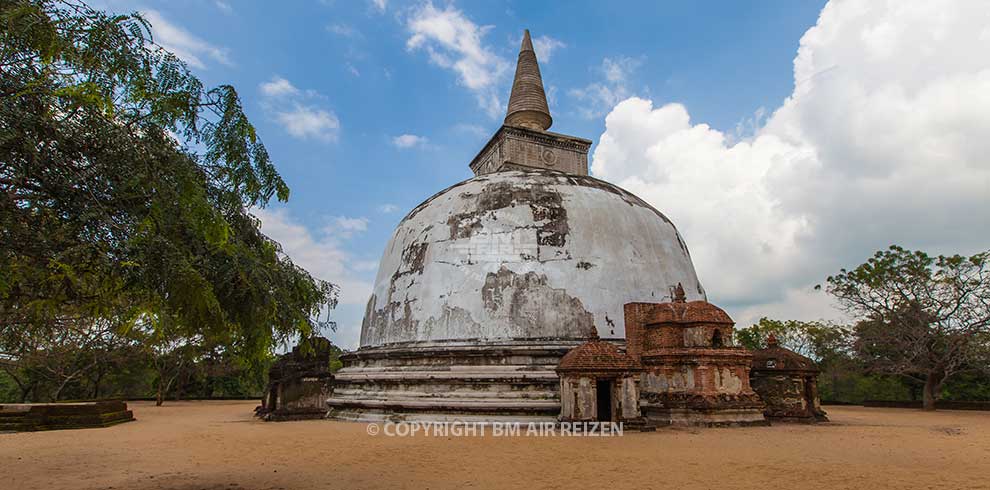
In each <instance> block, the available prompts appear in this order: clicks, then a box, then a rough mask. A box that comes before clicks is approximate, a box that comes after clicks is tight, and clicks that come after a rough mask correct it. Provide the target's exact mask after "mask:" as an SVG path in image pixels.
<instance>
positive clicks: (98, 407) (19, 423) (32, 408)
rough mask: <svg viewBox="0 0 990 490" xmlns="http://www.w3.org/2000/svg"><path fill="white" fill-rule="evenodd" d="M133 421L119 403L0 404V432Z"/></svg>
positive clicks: (75, 427)
mask: <svg viewBox="0 0 990 490" xmlns="http://www.w3.org/2000/svg"><path fill="white" fill-rule="evenodd" d="M132 420H134V413H133V412H131V411H130V410H128V409H127V404H126V403H124V402H122V401H116V400H115V401H100V402H79V403H12V404H2V405H0V431H2V432H26V431H40V430H58V429H88V428H94V427H109V426H111V425H116V424H119V423H122V422H130V421H132Z"/></svg>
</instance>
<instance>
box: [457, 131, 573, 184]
mask: <svg viewBox="0 0 990 490" xmlns="http://www.w3.org/2000/svg"><path fill="white" fill-rule="evenodd" d="M589 148H591V140H586V139H584V138H578V137H575V136H567V135H564V134H558V133H552V132H550V131H535V130H532V129H527V128H521V127H517V126H508V125H503V126H502V127H501V128H499V130H498V131H496V132H495V135H494V136H492V138H491V139H490V140H488V144H486V145H485V147H484V148H482V149H481V151H480V152H479V153H478V155H477V156H476V157H474V160H472V161H471V165H470V167H471V170H472V171H473V172H474V174H475V175H483V174H490V173H493V172H501V171H505V170H520V169H522V170H525V169H526V168H540V169H548V170H557V171H560V172H564V173H568V174H574V175H588V149H589Z"/></svg>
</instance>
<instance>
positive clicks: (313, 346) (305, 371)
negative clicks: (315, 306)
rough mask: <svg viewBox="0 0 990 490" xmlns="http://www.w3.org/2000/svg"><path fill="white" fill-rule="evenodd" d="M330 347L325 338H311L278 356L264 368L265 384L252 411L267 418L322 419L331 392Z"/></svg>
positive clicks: (278, 419)
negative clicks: (258, 404)
mask: <svg viewBox="0 0 990 490" xmlns="http://www.w3.org/2000/svg"><path fill="white" fill-rule="evenodd" d="M332 350H333V345H332V344H331V343H330V341H329V340H327V339H325V338H323V337H314V338H311V339H308V340H306V341H304V342H301V343H300V344H299V345H297V346H296V347H294V348H293V349H292V351H291V352H289V353H286V354H284V355H282V356H281V357H279V359H278V360H277V361H275V364H274V365H273V366H272V367H271V369H270V370H269V371H268V387H267V388H266V389H265V395H264V398H263V399H262V401H261V406H259V407H258V408H257V409H256V410H255V412H256V414H257V415H258V416H259V417H261V418H262V419H264V420H268V421H283V420H306V419H319V418H323V417H324V416H325V415H326V413H327V406H326V400H327V397H329V396H330V394H331V392H332V382H333V374H331V373H330V354H331V352H332Z"/></svg>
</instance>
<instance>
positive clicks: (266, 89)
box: [260, 75, 299, 97]
mask: <svg viewBox="0 0 990 490" xmlns="http://www.w3.org/2000/svg"><path fill="white" fill-rule="evenodd" d="M260 89H261V93H262V94H263V95H266V96H268V97H282V96H285V95H297V94H299V89H297V88H296V86H295V85H292V82H290V81H288V80H286V79H284V78H282V77H280V76H277V75H276V76H274V77H272V79H271V80H270V81H267V82H264V83H262V84H261V86H260Z"/></svg>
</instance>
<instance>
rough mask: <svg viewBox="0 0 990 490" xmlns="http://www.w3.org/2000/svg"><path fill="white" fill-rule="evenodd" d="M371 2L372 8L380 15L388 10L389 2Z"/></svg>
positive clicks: (376, 0)
mask: <svg viewBox="0 0 990 490" xmlns="http://www.w3.org/2000/svg"><path fill="white" fill-rule="evenodd" d="M370 1H371V6H372V7H374V8H375V10H377V11H378V13H380V14H382V13H385V10H387V9H388V0H370Z"/></svg>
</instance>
